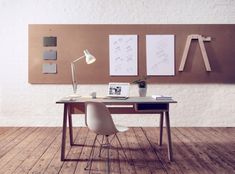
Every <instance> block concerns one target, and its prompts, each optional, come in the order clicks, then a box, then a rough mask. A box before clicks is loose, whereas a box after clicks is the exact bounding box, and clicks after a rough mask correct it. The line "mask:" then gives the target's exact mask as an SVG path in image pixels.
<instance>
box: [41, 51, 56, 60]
mask: <svg viewBox="0 0 235 174" xmlns="http://www.w3.org/2000/svg"><path fill="white" fill-rule="evenodd" d="M43 59H44V60H56V59H57V51H56V50H46V51H44V52H43Z"/></svg>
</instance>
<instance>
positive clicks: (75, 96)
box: [68, 94, 81, 98]
mask: <svg viewBox="0 0 235 174" xmlns="http://www.w3.org/2000/svg"><path fill="white" fill-rule="evenodd" d="M68 97H71V98H80V97H81V96H80V95H78V94H71V95H69V96H68Z"/></svg>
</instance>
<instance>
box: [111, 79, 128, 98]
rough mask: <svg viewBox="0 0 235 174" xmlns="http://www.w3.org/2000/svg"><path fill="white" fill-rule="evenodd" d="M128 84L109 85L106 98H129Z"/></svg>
mask: <svg viewBox="0 0 235 174" xmlns="http://www.w3.org/2000/svg"><path fill="white" fill-rule="evenodd" d="M129 88H130V84H129V83H109V86H108V95H107V96H108V98H114V99H127V98H128V97H129Z"/></svg>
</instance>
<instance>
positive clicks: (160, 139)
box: [159, 112, 164, 146]
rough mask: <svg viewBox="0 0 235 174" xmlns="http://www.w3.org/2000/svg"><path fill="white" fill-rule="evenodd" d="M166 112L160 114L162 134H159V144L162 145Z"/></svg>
mask: <svg viewBox="0 0 235 174" xmlns="http://www.w3.org/2000/svg"><path fill="white" fill-rule="evenodd" d="M163 114H164V113H163V112H161V114H160V122H159V128H160V135H159V146H162V134H163V121H164V117H163V116H164V115H163Z"/></svg>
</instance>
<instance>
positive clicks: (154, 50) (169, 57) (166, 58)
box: [146, 35, 175, 76]
mask: <svg viewBox="0 0 235 174" xmlns="http://www.w3.org/2000/svg"><path fill="white" fill-rule="evenodd" d="M174 42H175V41H174V35H146V53H147V63H146V64H147V75H159V76H172V75H175V49H174Z"/></svg>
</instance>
